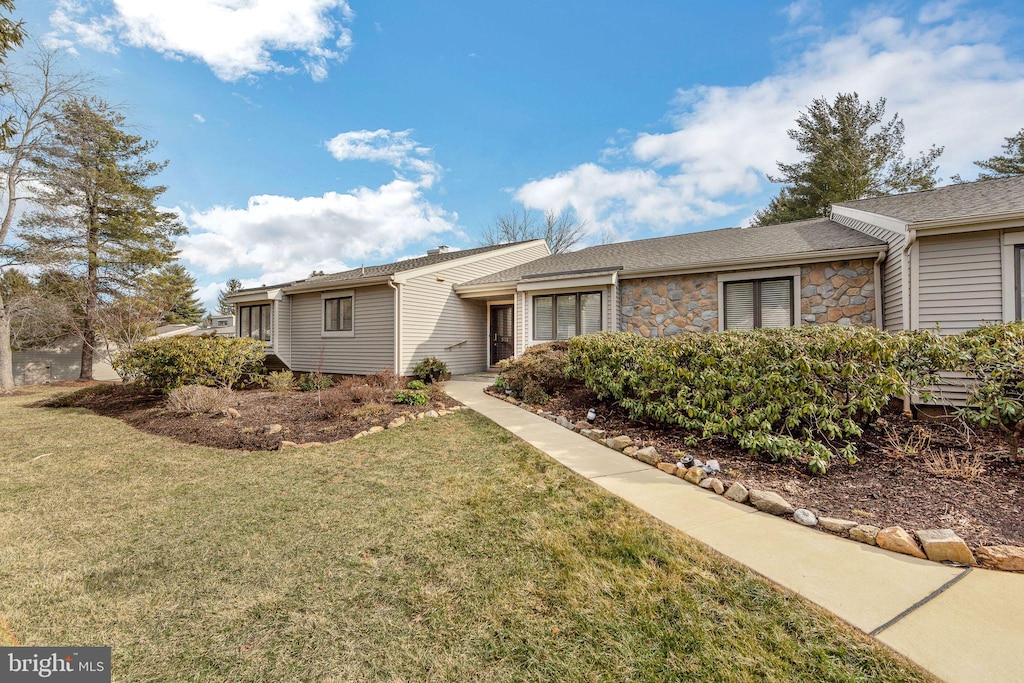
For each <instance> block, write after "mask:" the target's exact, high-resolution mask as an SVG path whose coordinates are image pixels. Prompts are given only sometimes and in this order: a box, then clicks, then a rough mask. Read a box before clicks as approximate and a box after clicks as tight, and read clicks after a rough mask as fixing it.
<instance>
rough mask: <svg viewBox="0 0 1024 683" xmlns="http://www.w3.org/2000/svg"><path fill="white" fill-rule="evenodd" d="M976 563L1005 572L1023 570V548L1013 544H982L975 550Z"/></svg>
mask: <svg viewBox="0 0 1024 683" xmlns="http://www.w3.org/2000/svg"><path fill="white" fill-rule="evenodd" d="M977 555H978V563H979V564H980V565H981V566H983V567H991V568H992V569H1002V570H1003V571H1007V572H1024V548H1018V547H1017V546H1015V545H983V546H981V547H980V548H978V550H977Z"/></svg>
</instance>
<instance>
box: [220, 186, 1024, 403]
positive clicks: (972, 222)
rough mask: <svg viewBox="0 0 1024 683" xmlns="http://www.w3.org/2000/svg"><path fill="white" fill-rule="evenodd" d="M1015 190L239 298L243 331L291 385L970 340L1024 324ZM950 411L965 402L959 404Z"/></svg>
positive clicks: (482, 257) (886, 203)
mask: <svg viewBox="0 0 1024 683" xmlns="http://www.w3.org/2000/svg"><path fill="white" fill-rule="evenodd" d="M1022 248H1024V177H1018V178H1006V179H999V180H985V181H977V182H973V183H964V184H960V185H952V186H948V187H943V188H938V189H935V190H929V191H927V192H915V193H909V194H904V195H895V196H889V197H880V198H876V199H865V200H861V201H856V202H845V203H843V204H839V205H836V206H834V207H833V209H832V212H831V215H830V217H828V218H819V219H812V220H806V221H797V222H793V223H785V224H782V225H772V226H764V227H756V228H727V229H723V230H710V231H706V232H696V233H688V234H684V235H674V236H670V237H661V238H654V239H647V240H637V241H632V242H622V243H617V244H607V245H600V246H594V247H589V248H586V249H580V250H579V251H574V252H569V253H565V254H557V255H551V254H549V252H548V250H547V248H546V247H545V246H544V244H543V242H541V241H534V242H524V243H518V244H510V245H503V246H498V247H484V248H480V249H471V250H468V251H462V252H445V251H443V250H441V251H438V250H434V252H432V253H431V254H428V255H427V256H425V257H422V258H419V259H413V260H411V261H404V262H400V263H397V264H388V265H385V266H375V267H373V268H366V269H357V270H352V271H347V272H344V273H338V274H335V275H326V276H320V277H314V278H309V279H308V280H302V281H299V282H293V283H289V284H287V285H280V286H277V287H270V288H259V289H252V290H245V291H243V292H238V293H236V294H234V295H232V296H231V297H230V298H229V300H230V301H231V302H232V303H235V304H236V305H237V306H238V309H237V310H238V313H239V316H238V317H239V322H238V327H237V330H238V333H239V334H240V335H243V336H257V337H260V338H263V339H265V340H266V341H267V342H268V344H269V345H270V351H271V352H272V353H274V354H276V355H277V356H278V357H279V358H280V359H281V360H282V361H283V362H284V364H285V365H287V366H288V367H290V368H291V369H293V370H299V371H304V372H309V371H313V370H322V371H323V372H333V373H354V374H362V373H370V372H376V371H378V370H380V369H382V368H383V367H387V366H390V367H394V368H398V370H399V372H400V373H402V374H409V373H410V372H411V370H412V368H413V366H415V364H416V363H417V362H418V361H419V360H421V359H422V358H423V357H424V356H427V355H432V356H436V357H438V358H440V359H441V360H443V361H445V362H446V363H448V365H449V367H450V368H451V369H452V371H453V372H456V373H458V372H471V371H479V370H483V369H485V368H487V367H493V366H494V365H495V364H496V363H497V362H498V361H500V360H502V359H504V358H508V357H510V356H514V355H517V354H519V353H522V351H523V350H525V349H526V348H527V347H529V346H531V345H532V344H537V343H541V342H544V341H549V340H552V339H567V338H569V337H571V336H574V335H577V334H586V333H590V332H597V331H602V330H621V331H631V332H635V333H637V334H641V335H644V336H647V337H656V336H668V335H673V334H680V333H683V332H707V331H712V330H725V329H750V328H753V327H788V326H791V325H817V324H824V323H839V324H864V325H875V326H877V327H881V328H885V329H889V330H900V329H922V328H935V327H938V328H939V329H940V330H941V331H942V332H945V333H955V332H962V331H964V330H967V329H971V328H973V327H977V326H978V325H981V324H983V323H985V322H996V321H1009V320H1016V319H1019V318H1020V316H1021V291H1022V288H1021V270H1022V269H1021V265H1022V260H1024V256H1022ZM951 400H954V401H955V400H957V396H955V395H954V396H952V398H951Z"/></svg>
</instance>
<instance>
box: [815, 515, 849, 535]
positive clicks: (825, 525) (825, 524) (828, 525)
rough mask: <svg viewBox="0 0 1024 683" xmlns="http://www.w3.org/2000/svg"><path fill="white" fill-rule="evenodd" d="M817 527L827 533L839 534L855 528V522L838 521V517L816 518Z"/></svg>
mask: <svg viewBox="0 0 1024 683" xmlns="http://www.w3.org/2000/svg"><path fill="white" fill-rule="evenodd" d="M818 526H820V527H821V528H822V529H828V530H829V531H834V532H836V533H837V534H841V533H843V532H846V531H849V530H850V529H852V528H853V527H855V526H857V522H851V521H850V520H848V519H839V518H838V517H818Z"/></svg>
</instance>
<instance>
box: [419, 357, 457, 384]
mask: <svg viewBox="0 0 1024 683" xmlns="http://www.w3.org/2000/svg"><path fill="white" fill-rule="evenodd" d="M412 374H414V375H416V378H417V379H419V380H421V381H423V382H428V383H432V382H437V381H438V380H444V379H448V378H449V377H451V376H452V373H450V372H448V366H447V365H445V363H444V361H440V360H438V359H437V358H434V357H433V356H427V357H426V358H424V359H423V360H421V361H420V362H419V363H418V364H417V365H416V367H415V368H413V369H412Z"/></svg>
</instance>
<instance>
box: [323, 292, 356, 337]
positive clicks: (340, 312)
mask: <svg viewBox="0 0 1024 683" xmlns="http://www.w3.org/2000/svg"><path fill="white" fill-rule="evenodd" d="M351 331H352V295H351V294H348V295H346V296H335V297H331V298H325V299H324V332H351Z"/></svg>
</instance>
